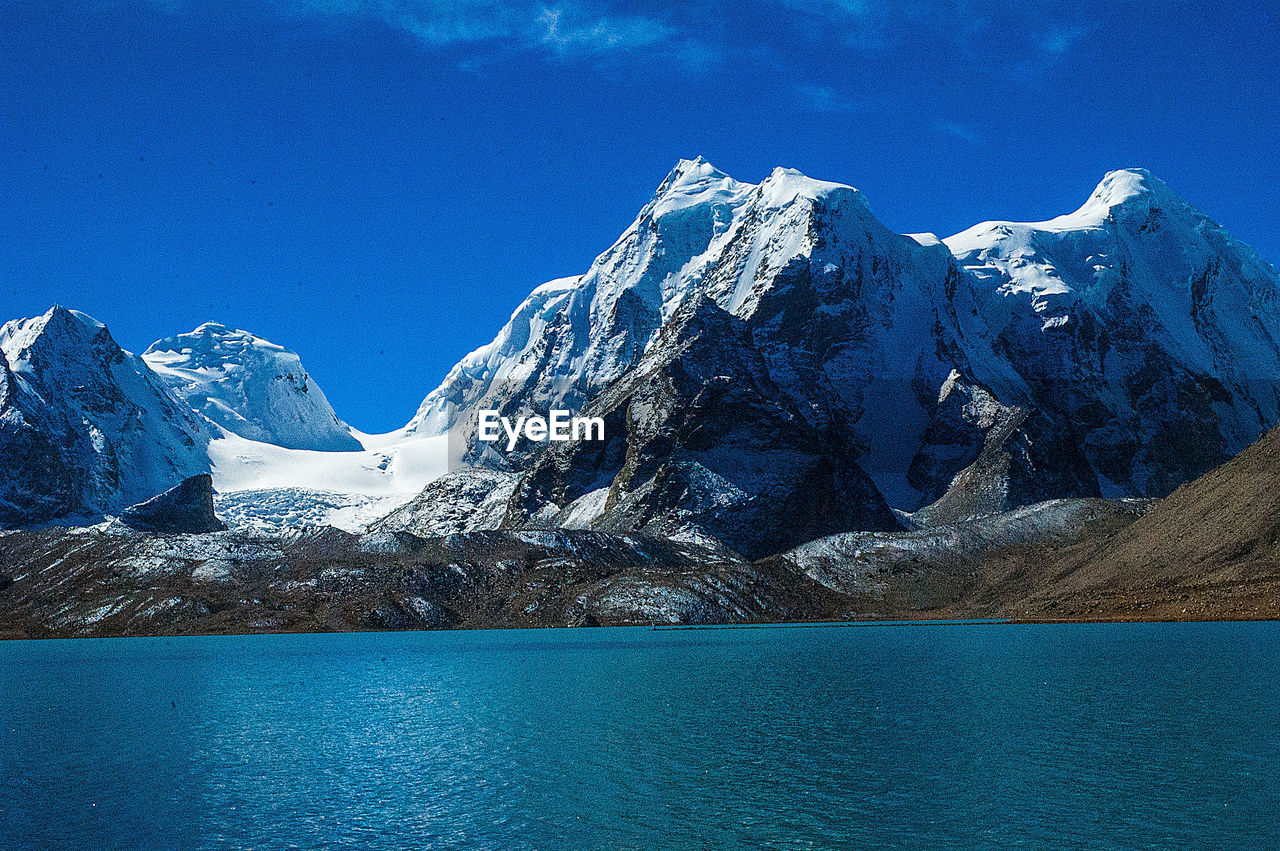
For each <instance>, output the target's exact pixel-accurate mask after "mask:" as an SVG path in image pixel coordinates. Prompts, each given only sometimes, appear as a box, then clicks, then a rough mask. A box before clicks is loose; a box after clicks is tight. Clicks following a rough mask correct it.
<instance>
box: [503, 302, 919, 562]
mask: <svg viewBox="0 0 1280 851" xmlns="http://www.w3.org/2000/svg"><path fill="white" fill-rule="evenodd" d="M587 411H588V413H589V414H591V415H595V416H601V417H603V418H604V420H605V438H606V439H605V441H603V442H591V441H583V442H578V443H571V444H567V445H565V446H564V447H563V448H561V449H557V450H554V451H548V452H547V453H544V454H543V455H542V456H541V457H540V458H539V459H538V461H537V462H536V463H535V465H534V466H533V467H532V468H531V470H530V471H529V473H528V474H527V475H526V476H525V477H524V478H522V479H521V482H520V485H519V487H518V488H517V490H516V493H515V495H514V496H513V498H512V501H511V508H510V511H509V512H508V515H507V521H506V522H507V524H508V525H521V524H528V525H534V526H537V525H541V524H543V523H546V522H547V521H548V520H550V522H551V523H553V524H555V525H559V524H560V523H562V522H563V521H564V513H565V512H564V511H563V510H562V509H563V508H564V507H569V506H573V504H574V503H576V502H578V501H579V500H581V499H582V498H583V497H585V496H588V495H589V494H593V493H599V492H600V491H601V490H602V489H607V492H606V494H605V495H604V496H603V498H602V499H600V500H599V508H600V513H599V515H598V516H597V517H595V518H592V519H590V520H589V521H588V522H589V525H590V527H591V528H595V529H601V530H606V531H610V532H615V533H617V532H644V533H645V534H648V535H652V536H661V537H670V538H676V539H690V540H699V541H703V540H711V541H716V542H719V543H722V544H724V545H725V546H727V547H729V548H730V549H732V550H734V551H736V552H739V553H741V554H743V555H745V556H747V557H749V558H756V557H759V556H763V555H768V554H770V553H774V552H778V551H779V550H782V549H785V548H787V547H788V546H793V545H795V544H797V543H800V542H802V541H806V540H811V539H812V538H815V537H818V536H820V535H823V534H830V533H832V532H836V531H845V530H848V529H877V530H889V529H897V528H900V527H899V524H898V521H897V520H896V519H895V517H894V515H893V512H892V511H891V510H890V509H889V506H888V505H887V504H886V503H885V501H884V499H883V497H882V496H881V495H880V493H879V491H878V490H876V487H875V485H874V483H873V482H872V481H871V479H870V478H869V477H868V476H867V475H866V473H864V472H863V471H862V469H861V468H860V467H859V465H858V461H857V447H856V446H855V445H853V444H852V443H851V442H850V441H848V440H845V441H841V440H839V439H838V438H836V437H835V436H827V435H823V434H822V433H821V432H820V431H819V430H818V429H817V428H815V427H814V426H813V425H812V424H810V423H809V422H808V421H807V420H806V419H805V418H804V417H803V416H801V415H800V413H799V412H798V411H797V410H796V408H795V406H794V405H793V404H792V403H791V401H790V400H789V399H788V397H787V394H785V393H783V392H782V391H781V390H780V389H779V388H778V387H777V385H776V384H774V382H773V381H772V380H771V379H770V377H769V371H768V368H767V366H766V364H765V360H764V358H763V357H762V356H761V354H760V352H759V351H758V350H757V349H756V348H755V344H754V342H753V340H752V336H751V331H750V328H749V327H748V325H747V324H746V323H745V322H743V321H742V320H740V319H738V318H737V317H735V316H733V315H731V314H730V313H728V312H726V311H725V310H723V309H722V308H720V307H718V306H717V305H716V304H715V302H713V301H712V300H711V299H710V298H706V297H702V298H697V299H694V300H692V301H691V302H689V303H687V304H686V305H685V306H684V307H682V308H681V311H680V313H679V314H678V315H677V316H676V317H675V318H674V319H673V320H672V322H671V323H669V325H668V327H667V328H665V329H664V330H663V333H662V335H661V336H660V337H659V338H658V340H657V341H655V344H654V345H653V347H652V348H651V350H650V352H649V353H648V354H647V355H646V356H645V358H644V359H643V360H641V362H640V363H639V365H638V366H637V367H636V369H635V370H634V371H633V372H632V373H631V374H630V375H628V376H626V377H625V378H623V379H620V380H619V381H617V382H615V384H614V385H613V386H611V387H609V388H608V389H607V390H606V391H605V392H604V393H602V394H601V395H600V396H599V397H598V398H597V400H596V401H595V402H594V403H593V404H592V405H591V406H590V407H589V408H588V409H587ZM549 506H550V507H552V508H553V509H554V510H555V511H556V513H555V514H554V515H552V514H551V513H550V512H549V511H548V507H549ZM570 511H572V509H570ZM577 519H578V520H579V521H582V520H583V519H585V518H581V517H579V518H577Z"/></svg>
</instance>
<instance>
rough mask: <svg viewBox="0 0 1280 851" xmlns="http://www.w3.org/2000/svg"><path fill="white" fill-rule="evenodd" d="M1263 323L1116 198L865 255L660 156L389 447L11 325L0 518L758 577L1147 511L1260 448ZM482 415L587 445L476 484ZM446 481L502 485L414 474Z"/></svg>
mask: <svg viewBox="0 0 1280 851" xmlns="http://www.w3.org/2000/svg"><path fill="white" fill-rule="evenodd" d="M1278 300H1280V275H1277V272H1276V270H1275V269H1274V268H1273V267H1271V266H1269V265H1267V264H1266V263H1264V262H1262V261H1261V260H1260V259H1259V258H1258V257H1257V256H1256V255H1255V254H1254V253H1253V251H1252V250H1250V249H1249V248H1248V247H1247V246H1245V245H1243V244H1241V243H1239V242H1238V241H1236V240H1234V239H1233V238H1232V237H1230V236H1229V235H1228V234H1227V233H1226V232H1225V231H1223V229H1222V228H1221V227H1220V226H1218V225H1217V224H1215V223H1214V222H1213V221H1211V220H1210V219H1208V218H1207V217H1206V216H1205V215H1204V214H1203V213H1201V212H1200V211H1198V210H1196V209H1195V208H1194V207H1192V206H1191V205H1190V204H1188V203H1187V202H1185V201H1183V200H1182V199H1180V198H1178V196H1176V195H1175V194H1174V193H1173V192H1172V191H1171V190H1170V189H1169V188H1168V187H1167V186H1166V185H1165V184H1164V183H1162V182H1161V181H1159V180H1157V179H1156V178H1154V177H1152V176H1151V175H1150V174H1148V173H1147V172H1145V171H1141V170H1126V171H1119V172H1112V173H1111V174H1108V175H1107V176H1106V178H1105V179H1104V180H1103V182H1102V183H1101V184H1100V185H1099V186H1098V188H1097V189H1096V190H1095V192H1094V193H1093V194H1092V195H1091V196H1090V198H1089V199H1088V201H1086V203H1085V204H1084V205H1083V206H1082V207H1081V208H1080V209H1079V210H1077V211H1076V212H1074V213H1071V214H1069V215H1065V216H1061V217H1059V218H1056V219H1052V220H1050V221H1047V222H1039V223H1014V222H989V223H985V224H982V225H978V226H976V227H974V228H971V229H969V230H967V231H964V232H963V233H960V234H957V235H955V236H953V237H950V238H948V239H946V240H942V241H939V240H938V239H936V238H934V237H932V236H930V235H918V236H903V235H899V234H896V233H893V232H891V231H890V230H888V229H887V228H885V227H884V226H883V225H882V224H881V223H880V222H879V221H877V220H876V218H875V217H874V215H873V214H872V213H871V211H870V208H869V207H868V205H867V203H866V201H865V199H864V198H863V197H862V195H861V193H859V192H858V191H857V190H855V189H852V188H851V187H848V186H844V185H841V184H837V183H829V182H825V181H819V180H813V179H811V178H808V177H805V176H804V175H802V174H800V173H798V172H795V171H792V170H788V169H775V170H774V172H773V173H772V174H770V175H769V176H768V177H767V178H766V179H765V180H764V181H762V182H761V183H759V184H749V183H743V182H739V181H736V180H734V179H733V178H731V177H729V176H727V175H725V174H724V173H723V172H721V171H719V170H717V169H715V168H714V167H713V166H711V165H710V164H709V163H707V162H706V161H704V160H701V159H697V160H685V161H681V162H680V163H679V164H678V165H677V167H676V168H675V169H674V170H673V171H672V172H671V173H670V174H669V175H668V176H667V178H666V179H665V180H664V181H663V182H662V183H661V185H660V186H659V187H658V189H657V191H656V193H655V194H654V196H653V198H652V199H651V200H650V201H649V202H648V203H647V204H646V205H645V206H644V208H643V209H642V210H641V211H640V214H639V215H638V216H637V218H636V220H635V221H634V222H633V223H632V224H631V226H630V227H628V228H627V229H626V230H625V231H624V232H623V234H622V235H621V236H620V237H619V238H618V240H617V241H616V242H615V243H614V244H613V245H612V246H611V247H610V248H609V249H608V250H606V251H605V252H604V253H603V254H601V255H600V256H599V257H598V258H597V259H596V260H595V262H594V263H593V264H592V265H591V267H590V268H589V269H588V270H587V271H586V272H585V273H584V274H582V275H578V276H574V277H568V278H562V279H558V280H555V281H551V282H549V283H547V284H543V285H542V286H540V287H538V288H536V289H535V290H534V291H533V292H532V293H531V294H530V295H529V297H528V298H526V299H525V301H524V302H523V303H522V304H521V305H520V306H519V307H518V308H517V309H516V311H515V312H514V313H513V314H512V317H511V319H510V320H509V321H508V322H507V324H506V325H505V326H504V327H503V328H502V329H501V331H500V332H499V333H498V335H497V336H496V337H495V338H494V340H493V341H492V342H491V343H489V344H488V345H486V346H483V347H481V348H479V349H477V350H476V351H474V352H472V353H471V354H469V355H467V356H466V357H465V358H463V360H462V361H461V362H459V363H458V364H457V365H456V366H455V367H454V368H453V369H452V370H451V371H450V372H449V374H448V375H447V376H446V378H445V380H444V382H443V383H442V384H441V385H440V386H439V387H438V388H436V389H435V390H433V391H432V392H431V393H430V394H428V395H427V397H426V398H425V400H424V401H423V403H422V405H421V406H420V408H419V410H418V412H417V414H416V415H415V416H414V418H413V419H412V420H411V421H410V422H409V423H408V424H407V425H406V426H405V427H404V428H403V429H400V430H398V431H395V432H392V433H390V434H386V435H363V434H359V433H357V432H355V431H353V430H351V429H350V428H348V427H347V426H346V425H345V424H344V423H343V422H342V421H341V420H340V419H338V417H337V415H336V414H335V413H334V412H333V410H332V408H331V407H330V405H329V403H328V401H327V400H326V399H325V397H324V394H323V393H322V392H320V390H319V388H318V387H316V386H315V384H314V382H313V381H312V380H311V379H310V378H309V376H307V374H306V372H305V371H304V370H303V368H302V365H301V363H300V361H299V360H298V357H297V355H295V354H294V353H292V352H290V351H288V350H287V349H284V348H282V347H280V346H277V345H274V344H272V343H268V342H266V341H264V340H261V339H260V338H257V337H254V336H253V335H251V334H248V333H246V332H242V331H235V330H233V329H228V328H225V327H223V326H218V325H205V326H201V327H200V328H198V329H196V331H194V332H192V333H189V334H183V335H179V336H177V337H172V338H169V339H166V340H162V341H160V342H158V343H156V344H155V345H153V346H152V347H151V348H150V349H149V350H148V351H147V352H146V353H145V355H144V356H143V358H136V357H134V356H132V355H128V354H127V353H125V352H122V351H120V350H119V348H118V347H117V346H115V344H114V342H112V341H111V340H110V335H109V334H108V333H107V331H106V329H105V328H103V327H102V326H101V325H100V324H98V323H96V322H94V321H93V320H91V319H89V318H88V317H85V316H83V315H82V314H75V313H73V312H70V311H64V310H61V309H55V310H54V311H51V312H50V313H49V314H46V316H44V317H41V318H40V319H37V320H22V321H18V322H12V323H10V324H9V325H7V326H5V328H4V330H3V332H0V343H2V345H0V450H4V451H3V454H0V524H3V523H10V524H11V523H14V522H19V521H21V522H29V521H24V520H22V518H24V517H25V518H32V517H35V518H49V517H56V516H63V515H68V514H75V513H83V514H93V513H94V512H102V511H107V510H113V509H115V508H119V507H121V506H122V505H124V504H128V503H129V502H131V501H140V500H141V499H145V498H147V497H150V496H154V495H155V494H157V493H160V492H161V491H163V490H165V489H167V488H169V487H171V486H173V485H174V484H176V483H177V482H179V481H181V480H182V479H184V478H186V477H187V476H189V475H194V474H196V473H200V472H206V471H211V472H212V475H213V480H214V487H215V488H216V489H217V490H218V491H219V492H220V493H219V496H218V499H219V500H220V502H219V505H220V506H225V507H226V510H228V511H230V512H232V513H233V514H234V517H235V522H236V523H237V524H238V525H241V526H245V527H252V528H259V529H275V528H278V527H281V526H288V525H296V524H298V523H338V522H340V523H342V524H345V525H346V526H348V527H350V528H356V527H363V526H365V525H367V524H368V523H369V522H370V521H372V520H374V519H376V518H377V517H379V516H383V515H386V514H387V513H388V512H390V511H391V510H392V509H394V508H396V507H397V506H401V505H403V508H402V509H401V510H400V511H397V512H396V513H395V514H394V515H392V516H391V517H387V518H386V520H385V521H384V522H383V524H382V527H385V528H386V529H391V528H393V527H395V528H403V529H405V530H410V531H412V530H419V531H421V530H444V529H455V530H456V529H464V528H465V529H474V528H481V527H484V526H503V527H506V528H513V527H514V528H542V527H546V526H562V527H568V528H593V529H599V530H607V531H613V532H625V533H631V532H643V533H647V534H656V535H661V536H667V537H677V538H683V539H689V540H699V541H704V542H715V543H719V544H724V545H726V546H729V547H730V548H732V549H735V550H737V551H738V552H741V553H749V554H752V555H761V554H767V553H769V552H773V551H777V550H778V549H780V548H782V547H783V546H791V545H793V544H795V543H800V542H803V540H805V538H806V536H814V537H816V536H818V535H825V534H830V533H832V532H840V531H844V530H846V529H854V528H857V529H890V528H894V527H896V526H897V525H898V524H899V522H900V520H901V518H902V513H903V512H914V520H913V521H912V522H914V523H917V524H920V523H941V522H950V521H954V520H957V519H959V518H963V517H967V516H972V515H977V514H982V513H989V512H994V511H1001V510H1005V509H1008V508H1012V507H1015V506H1019V505H1024V504H1028V503H1031V502H1036V501H1040V500H1046V499H1053V498H1059V497H1095V496H1125V497H1146V496H1161V495H1164V494H1167V493H1168V492H1169V491H1171V490H1172V489H1173V488H1174V487H1176V486H1177V485H1178V484H1180V483H1182V482H1185V481H1188V480H1190V479H1192V478H1194V477H1196V476H1198V475H1200V474H1202V473H1203V472H1205V471H1206V470H1208V469H1209V468H1211V467H1213V466H1215V465H1217V464H1219V463H1221V462H1222V461H1224V460H1226V459H1227V458H1229V457H1231V456H1232V455H1233V454H1235V453H1236V452H1238V451H1239V450H1240V449H1242V448H1243V447H1244V446H1245V445H1247V444H1248V443H1249V442H1251V441H1252V440H1254V439H1256V438H1257V437H1258V436H1259V435H1260V434H1262V433H1263V431H1265V430H1266V429H1267V428H1268V427H1270V426H1272V425H1275V424H1276V423H1277V421H1280V342H1278V341H1280V303H1278ZM482 407H483V408H493V409H498V410H500V411H502V412H503V413H517V412H519V411H520V410H521V409H530V408H532V409H535V410H539V411H545V410H546V409H548V408H551V407H557V408H569V409H572V410H577V411H583V412H591V413H593V415H599V416H602V417H604V418H605V420H606V423H607V424H608V426H607V429H606V432H607V435H608V439H607V441H606V442H605V443H604V444H603V445H600V444H582V445H576V444H575V445H569V446H555V447H551V448H542V447H533V448H531V449H527V450H525V451H523V452H522V453H519V454H516V455H512V456H502V455H500V454H498V453H497V452H496V451H495V450H494V449H493V448H492V447H482V445H481V444H479V443H478V442H477V441H476V440H475V432H474V421H473V420H472V419H471V417H472V416H473V415H474V413H475V411H476V410H477V409H479V408H482ZM117 434H119V435H122V436H121V437H117V436H116V435H117ZM335 450H345V451H335ZM449 455H454V456H455V458H454V460H457V456H459V455H461V457H462V459H463V460H465V461H468V462H471V463H473V464H476V465H478V466H480V467H487V468H497V469H498V472H493V471H489V472H483V471H482V472H477V473H468V472H467V471H466V470H465V469H464V470H463V471H462V472H458V473H455V474H454V475H452V476H449V477H447V478H442V477H444V476H445V474H446V472H447V470H448V464H447V461H448V458H447V456H449ZM468 477H470V478H468ZM432 483H436V484H434V485H432V486H431V487H427V486H428V485H431V484H432ZM424 488H425V490H424ZM411 498H412V499H411ZM220 510H221V508H220ZM894 510H896V512H897V513H896V514H895V513H894ZM6 517H7V518H9V519H8V520H6V519H5V518H6ZM12 518H18V520H16V521H15V520H14V519H12ZM339 518H341V519H339ZM477 524H479V525H477Z"/></svg>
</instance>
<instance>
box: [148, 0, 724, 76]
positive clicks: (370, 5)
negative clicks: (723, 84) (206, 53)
mask: <svg viewBox="0 0 1280 851" xmlns="http://www.w3.org/2000/svg"><path fill="white" fill-rule="evenodd" d="M153 2H155V3H156V4H157V5H161V4H164V3H172V2H175V0H153ZM274 5H275V7H276V8H277V9H280V10H282V11H283V12H284V13H286V14H290V15H299V16H318V17H328V18H337V19H341V18H351V19H358V18H368V19H375V20H380V21H382V22H383V23H385V24H387V25H388V26H391V27H394V28H396V29H399V30H401V31H403V32H405V33H407V34H408V35H410V36H412V37H413V38H415V39H417V40H418V41H419V42H421V43H422V44H424V45H426V46H427V47H431V48H445V47H456V46H463V47H473V48H476V49H480V48H482V47H484V46H486V45H488V46H491V47H494V48H506V49H511V48H514V49H516V50H523V51H532V52H540V53H544V54H546V55H548V56H552V57H555V58H558V59H561V60H564V61H573V60H576V59H598V58H602V57H606V56H609V55H611V54H617V55H620V54H623V53H629V54H631V55H634V56H641V57H646V56H647V57H652V56H653V55H663V56H667V57H669V58H673V59H676V60H679V61H687V62H690V63H693V64H697V63H701V62H705V61H706V58H707V56H708V55H709V54H710V53H711V52H712V50H713V48H712V47H711V46H709V45H704V44H701V43H699V42H697V40H696V39H695V38H693V37H692V36H691V35H690V34H689V33H686V32H684V31H682V30H681V29H680V28H679V27H677V26H674V25H672V24H670V23H668V22H667V21H664V20H660V19H658V18H656V17H649V16H644V15H637V14H619V13H616V12H614V11H612V9H611V8H609V7H606V6H603V5H598V4H597V3H596V2H594V0H563V2H550V3H548V2H546V0H542V2H538V0H275V2H274Z"/></svg>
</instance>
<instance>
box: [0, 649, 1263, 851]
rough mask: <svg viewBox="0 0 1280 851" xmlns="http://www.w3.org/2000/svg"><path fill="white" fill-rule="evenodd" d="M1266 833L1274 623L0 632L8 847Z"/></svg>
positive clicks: (1177, 838)
mask: <svg viewBox="0 0 1280 851" xmlns="http://www.w3.org/2000/svg"><path fill="white" fill-rule="evenodd" d="M58 842H69V843H70V844H72V845H75V846H86V847H95V848H99V847H114V846H146V847H170V846H196V847H224V846H226V847H243V846H255V847H264V846H265V847H284V846H291V845H292V846H300V847H308V848H310V847H323V846H339V845H341V846H351V845H364V846H391V847H427V846H436V847H471V848H497V847H504V848H505V847H512V848H558V847H590V848H596V847H600V848H654V847H677V848H688V847H726V848H740V847H779V848H809V847H818V848H830V847H834V846H844V847H847V846H850V845H860V846H862V845H870V846H898V847H919V846H939V845H977V846H992V845H1019V844H1021V845H1029V846H1034V847H1044V846H1047V845H1052V846H1058V847H1061V846H1064V845H1065V846H1073V847H1099V848H1112V847H1116V846H1144V847H1145V846H1149V847H1168V846H1171V845H1178V846H1187V845H1193V846H1200V847H1204V846H1214V847H1268V848H1274V847H1277V845H1278V844H1280V624H1271V623H1266V624H1263V623H1243V624H1128V625H1070V626H1068V625H1063V626H1017V625H970V626H955V625H946V626H872V627H868V626H859V627H847V628H832V627H825V628H819V627H774V628H764V629H724V630H671V631H661V630H660V631H653V630H648V629H595V630H541V631H509V632H452V633H442V632H435V633H410V634H405V633H398V634H386V633H384V634H360V635H290V636H252V637H211V638H175V639H109V640H78V641H58V642H7V643H0V844H2V845H5V846H20V847H31V846H36V847H41V846H47V845H49V844H53V843H58Z"/></svg>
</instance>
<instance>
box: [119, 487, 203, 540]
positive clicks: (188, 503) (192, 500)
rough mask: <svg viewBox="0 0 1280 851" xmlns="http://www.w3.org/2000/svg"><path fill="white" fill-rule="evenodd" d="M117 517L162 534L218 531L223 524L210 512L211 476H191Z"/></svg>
mask: <svg viewBox="0 0 1280 851" xmlns="http://www.w3.org/2000/svg"><path fill="white" fill-rule="evenodd" d="M120 519H121V520H122V521H123V522H124V523H125V525H127V526H129V527H130V528H133V529H138V530H140V531H144V532H158V533H160V534H165V535H195V534H200V533H202V532H221V531H223V530H225V529H226V528H227V527H226V525H225V524H224V523H223V522H222V521H221V520H219V519H218V517H217V515H216V514H214V512H213V477H212V476H210V475H209V474H208V473H202V474H200V475H198V476H192V477H190V478H189V479H186V480H184V481H183V482H182V484H180V485H177V486H175V487H172V488H170V489H169V490H167V491H165V492H164V493H162V494H160V495H158V496H153V497H152V498H151V499H149V500H147V501H146V502H141V503H139V504H137V505H133V506H130V507H129V508H127V509H125V511H124V513H123V514H121V515H120Z"/></svg>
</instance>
